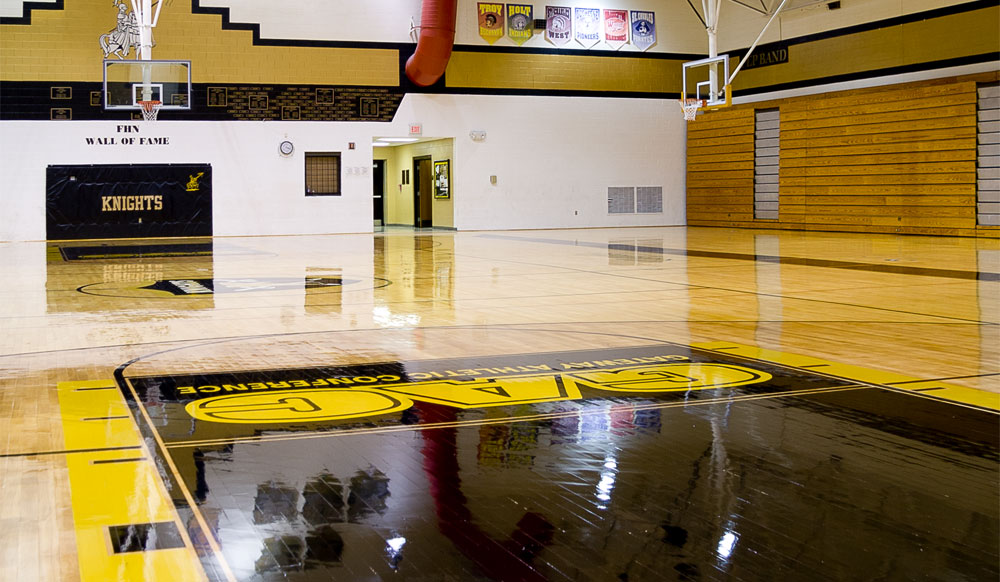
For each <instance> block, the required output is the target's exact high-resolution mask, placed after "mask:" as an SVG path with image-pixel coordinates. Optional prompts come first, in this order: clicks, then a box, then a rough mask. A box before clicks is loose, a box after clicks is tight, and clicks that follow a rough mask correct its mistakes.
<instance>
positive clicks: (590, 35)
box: [573, 8, 601, 48]
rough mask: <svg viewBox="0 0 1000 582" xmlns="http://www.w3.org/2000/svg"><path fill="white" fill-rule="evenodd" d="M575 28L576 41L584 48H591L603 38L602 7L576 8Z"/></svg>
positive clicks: (574, 10) (574, 11) (574, 14)
mask: <svg viewBox="0 0 1000 582" xmlns="http://www.w3.org/2000/svg"><path fill="white" fill-rule="evenodd" d="M573 30H574V31H575V36H576V41H577V42H578V43H580V44H582V45H583V46H584V48H590V47H592V46H594V45H595V44H597V42H598V41H599V40H601V9H600V8H574V9H573Z"/></svg>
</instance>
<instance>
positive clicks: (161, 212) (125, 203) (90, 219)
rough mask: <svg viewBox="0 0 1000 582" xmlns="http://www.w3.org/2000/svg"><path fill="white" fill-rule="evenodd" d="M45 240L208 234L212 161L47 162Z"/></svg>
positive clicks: (210, 213) (209, 234)
mask: <svg viewBox="0 0 1000 582" xmlns="http://www.w3.org/2000/svg"><path fill="white" fill-rule="evenodd" d="M45 178H46V179H45V184H46V186H45V188H46V194H45V214H46V236H47V238H48V239H49V240H67V239H94V238H132V237H135V238H142V237H185V236H211V235H212V166H211V165H209V164H110V165H71V166H49V167H48V168H47V169H46V177H45Z"/></svg>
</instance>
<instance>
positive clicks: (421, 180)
mask: <svg viewBox="0 0 1000 582" xmlns="http://www.w3.org/2000/svg"><path fill="white" fill-rule="evenodd" d="M433 208H434V171H433V168H432V163H431V156H419V157H415V158H413V226H415V227H417V228H430V227H431V226H434V220H433V216H432V214H433Z"/></svg>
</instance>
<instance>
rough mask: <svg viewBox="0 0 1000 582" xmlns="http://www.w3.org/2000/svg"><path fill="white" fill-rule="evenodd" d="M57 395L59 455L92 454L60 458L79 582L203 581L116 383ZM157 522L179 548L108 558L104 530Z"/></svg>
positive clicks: (72, 386) (63, 385)
mask: <svg viewBox="0 0 1000 582" xmlns="http://www.w3.org/2000/svg"><path fill="white" fill-rule="evenodd" d="M101 388H108V389H106V390H102V389H101ZM57 392H58V396H59V409H60V415H61V417H62V427H63V435H64V440H65V445H66V448H67V449H69V450H73V449H96V450H88V451H86V452H80V453H69V454H67V455H66V466H67V468H68V472H69V480H70V497H71V505H72V508H73V525H74V529H75V533H76V544H77V556H78V561H79V565H80V580H81V582H107V581H109V580H116V581H117V580H122V581H132V580H134V581H137V582H160V581H164V582H177V581H185V582H186V581H189V580H190V581H202V580H207V577H206V576H205V573H204V571H203V569H202V567H201V563H200V561H199V559H198V555H197V553H196V552H195V550H194V546H193V545H192V544H191V539H190V538H189V536H188V533H187V528H186V527H185V525H184V523H182V522H181V519H180V515H178V513H177V510H176V508H175V507H174V503H173V501H172V500H171V499H170V495H169V493H168V492H167V488H166V486H165V485H164V483H163V480H162V478H161V477H160V475H159V473H158V472H157V470H156V465H155V464H154V462H153V456H152V455H151V454H150V451H149V450H148V449H147V447H146V445H145V443H144V442H143V439H142V436H141V435H140V434H139V429H138V427H137V426H136V424H135V421H134V419H133V417H132V414H131V412H130V411H129V408H128V404H126V403H125V400H124V399H123V398H122V395H121V393H120V392H119V391H118V388H117V386H116V385H115V382H114V381H113V380H98V381H87V382H60V383H59V384H58V385H57ZM115 447H139V448H133V449H126V450H114V448H115ZM162 522H172V523H173V524H174V525H175V526H176V527H177V531H178V532H179V534H180V536H181V539H182V541H183V543H184V546H183V547H180V548H169V549H159V550H151V551H146V552H127V553H120V554H118V553H115V552H114V550H113V547H112V544H111V534H110V532H109V529H108V528H109V527H111V526H124V525H131V524H144V523H162Z"/></svg>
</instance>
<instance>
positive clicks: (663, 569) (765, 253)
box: [0, 227, 1000, 582]
mask: <svg viewBox="0 0 1000 582" xmlns="http://www.w3.org/2000/svg"><path fill="white" fill-rule="evenodd" d="M0 264H3V265H4V272H5V275H6V276H5V278H4V279H5V281H4V287H3V290H2V300H0V325H2V329H3V331H4V333H3V334H0V372H2V375H0V410H2V417H3V422H2V423H0V437H2V438H0V485H2V492H3V495H2V496H0V536H2V542H3V543H0V579H3V580H18V581H22V580H23V581H27V580H32V581H35V580H60V581H62V580H81V581H85V582H90V581H98V580H99V581H109V580H135V581H146V582H152V581H161V580H169V581H182V580H183V581H186V580H220V581H271V580H302V581H306V580H346V581H368V580H371V581H377V580H419V581H432V580H433V581H486V580H499V581H505V582H510V581H520V580H539V581H541V580H552V581H570V580H572V581H590V580H593V581H630V582H634V581H639V580H767V581H775V580H917V579H927V580H954V581H964V580H970V581H971V580H996V579H997V578H998V576H1000V555H998V549H1000V533H998V523H1000V522H998V517H1000V510H998V501H997V499H998V495H997V494H998V477H1000V464H998V460H1000V457H998V439H1000V422H998V421H1000V416H998V411H1000V326H998V325H1000V242H998V241H997V240H996V239H992V240H991V239H971V238H944V237H921V236H906V237H900V236H889V235H860V234H858V235H856V234H844V233H810V232H780V231H753V230H727V229H709V228H694V227H689V228H684V227H673V228H628V229H588V230H545V231H514V232H444V231H432V232H426V231H424V232H409V231H394V230H389V231H386V232H383V233H376V234H374V235H372V234H359V235H334V236H296V237H254V238H216V239H185V240H163V241H152V240H121V241H80V242H60V243H48V244H47V243H0Z"/></svg>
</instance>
